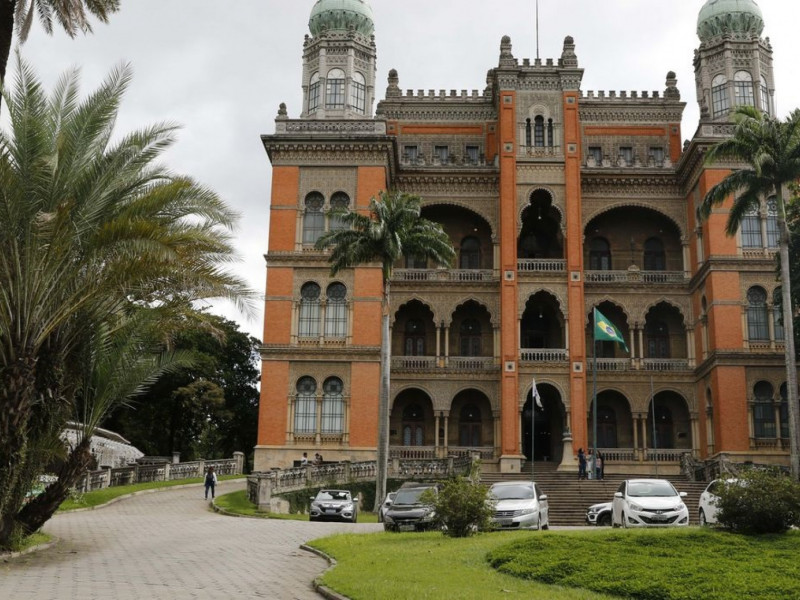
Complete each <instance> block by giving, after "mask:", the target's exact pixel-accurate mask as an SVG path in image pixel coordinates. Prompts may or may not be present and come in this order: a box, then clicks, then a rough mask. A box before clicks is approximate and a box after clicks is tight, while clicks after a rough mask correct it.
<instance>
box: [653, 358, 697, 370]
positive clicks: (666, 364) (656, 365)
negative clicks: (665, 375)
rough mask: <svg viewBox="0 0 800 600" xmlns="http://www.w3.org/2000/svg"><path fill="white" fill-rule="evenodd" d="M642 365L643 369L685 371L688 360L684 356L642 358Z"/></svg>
mask: <svg viewBox="0 0 800 600" xmlns="http://www.w3.org/2000/svg"><path fill="white" fill-rule="evenodd" d="M642 367H643V368H644V370H645V371H686V370H688V369H689V361H688V360H687V359H685V358H644V359H642Z"/></svg>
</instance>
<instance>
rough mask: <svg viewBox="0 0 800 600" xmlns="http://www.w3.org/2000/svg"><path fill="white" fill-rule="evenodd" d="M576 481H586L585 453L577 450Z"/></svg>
mask: <svg viewBox="0 0 800 600" xmlns="http://www.w3.org/2000/svg"><path fill="white" fill-rule="evenodd" d="M578 479H586V453H585V452H584V451H583V448H578Z"/></svg>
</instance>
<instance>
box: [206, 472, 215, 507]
mask: <svg viewBox="0 0 800 600" xmlns="http://www.w3.org/2000/svg"><path fill="white" fill-rule="evenodd" d="M216 487H217V474H216V473H215V472H214V467H208V471H206V500H208V490H209V489H210V490H211V499H212V500H213V499H214V488H216Z"/></svg>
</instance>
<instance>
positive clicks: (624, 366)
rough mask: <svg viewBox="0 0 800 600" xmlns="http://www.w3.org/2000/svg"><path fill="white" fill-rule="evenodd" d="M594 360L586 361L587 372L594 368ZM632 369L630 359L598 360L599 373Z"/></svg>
mask: <svg viewBox="0 0 800 600" xmlns="http://www.w3.org/2000/svg"><path fill="white" fill-rule="evenodd" d="M594 362H595V361H594V359H591V358H590V359H589V360H587V361H586V367H587V370H589V369H593V368H594ZM630 368H631V360H630V359H629V358H598V359H597V370H598V371H628V370H630Z"/></svg>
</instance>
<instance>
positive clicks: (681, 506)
mask: <svg viewBox="0 0 800 600" xmlns="http://www.w3.org/2000/svg"><path fill="white" fill-rule="evenodd" d="M685 508H686V505H685V504H684V503H683V502H681V503H680V504H678V506H676V507H675V508H673V509H672V510H674V511H679V510H683V509H685Z"/></svg>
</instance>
